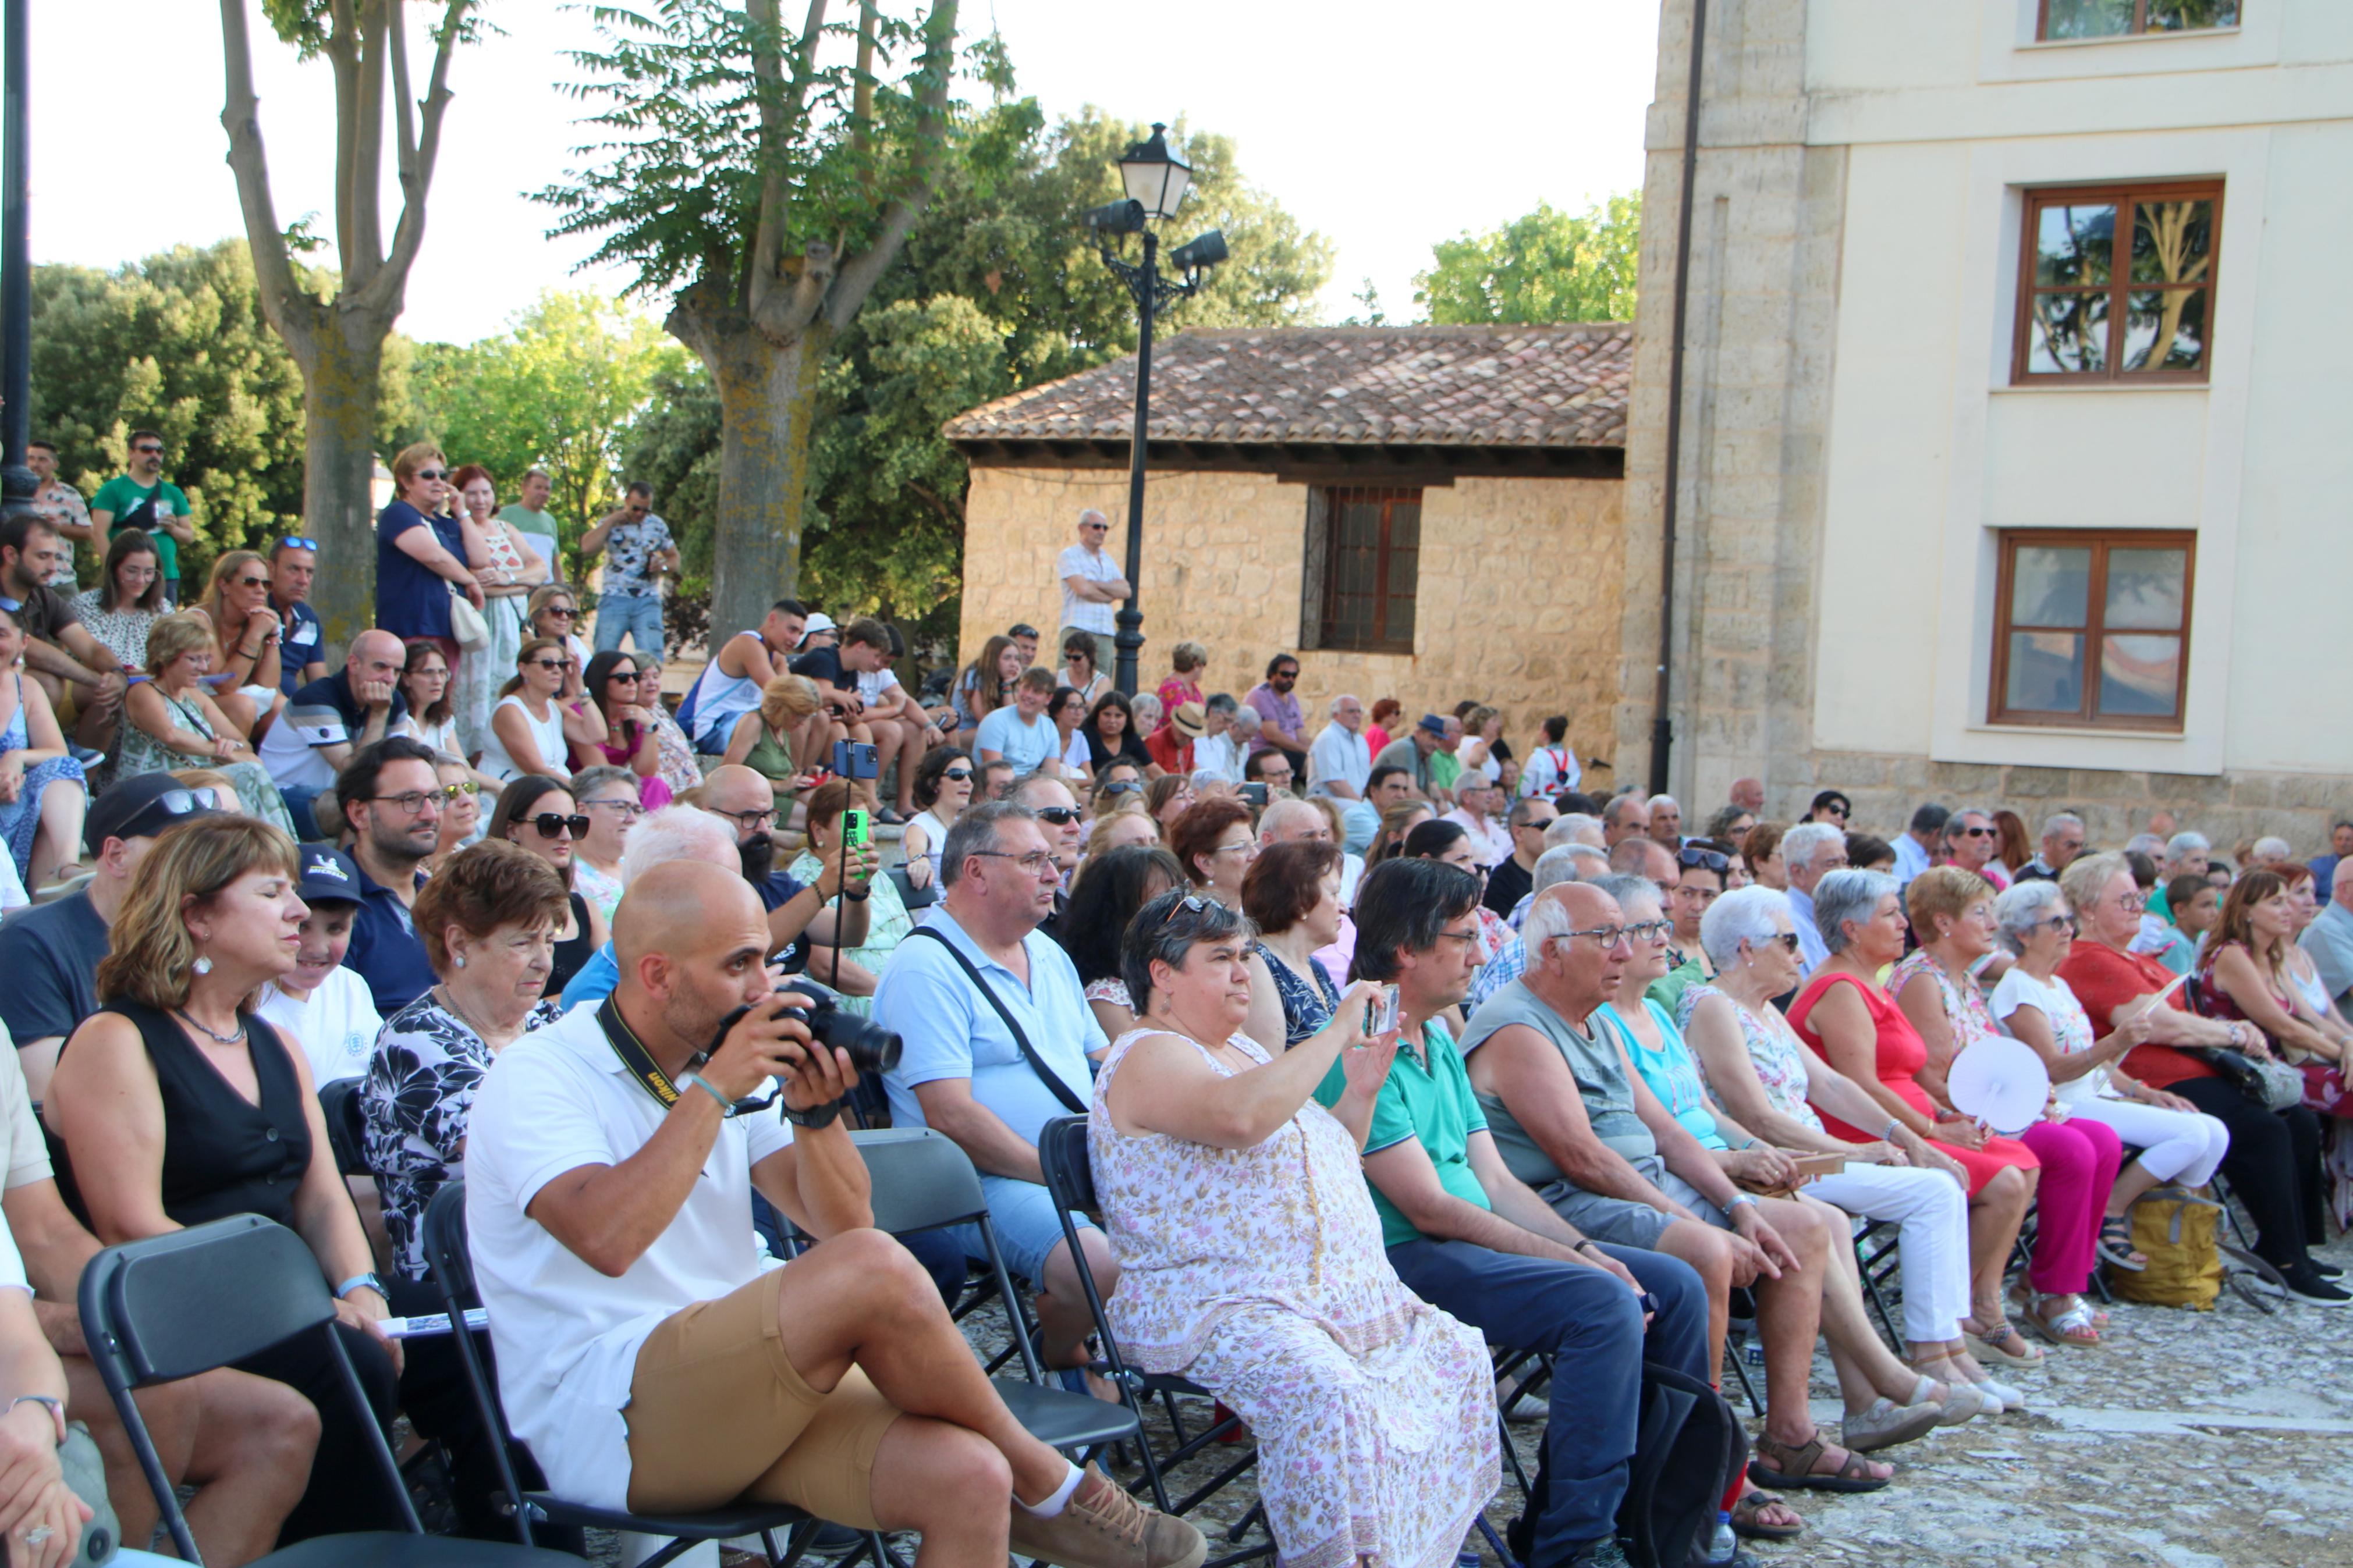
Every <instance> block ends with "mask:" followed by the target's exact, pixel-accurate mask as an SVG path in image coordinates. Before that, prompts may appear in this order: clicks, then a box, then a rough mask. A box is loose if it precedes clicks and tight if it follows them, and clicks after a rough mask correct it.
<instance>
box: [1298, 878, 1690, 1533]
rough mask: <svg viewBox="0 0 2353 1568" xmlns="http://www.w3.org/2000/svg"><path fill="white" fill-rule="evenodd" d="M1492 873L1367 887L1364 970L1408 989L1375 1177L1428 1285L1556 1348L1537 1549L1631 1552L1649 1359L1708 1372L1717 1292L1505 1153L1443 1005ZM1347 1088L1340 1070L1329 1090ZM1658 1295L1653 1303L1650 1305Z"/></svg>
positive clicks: (1399, 1262) (1534, 1512) (1452, 1305)
mask: <svg viewBox="0 0 2353 1568" xmlns="http://www.w3.org/2000/svg"><path fill="white" fill-rule="evenodd" d="M1479 893H1480V884H1479V879H1477V878H1475V877H1473V876H1472V875H1471V874H1470V873H1469V872H1467V871H1464V870H1462V869H1461V868H1459V867H1454V866H1449V865H1446V864H1444V863H1443V862H1441V861H1437V860H1412V859H1398V860H1387V861H1383V862H1382V863H1381V864H1380V865H1378V866H1376V867H1374V868H1373V869H1372V870H1371V871H1369V872H1367V873H1366V876H1365V879H1364V881H1363V883H1362V884H1361V885H1359V886H1358V888H1357V889H1356V910H1355V918H1356V958H1355V960H1354V962H1353V963H1352V965H1351V967H1350V972H1349V978H1350V979H1351V980H1373V981H1380V982H1386V983H1393V984H1395V985H1396V986H1397V988H1398V1042H1399V1043H1398V1053H1397V1059H1396V1061H1395V1062H1393V1063H1392V1064H1391V1065H1390V1068H1389V1076H1388V1081H1387V1082H1386V1083H1384V1084H1383V1085H1382V1086H1381V1094H1380V1098H1379V1099H1378V1100H1376V1101H1375V1102H1374V1105H1373V1117H1372V1123H1371V1126H1370V1128H1369V1130H1368V1131H1367V1133H1366V1139H1365V1179H1366V1183H1367V1184H1369V1185H1370V1186H1371V1187H1372V1190H1373V1206H1374V1208H1375V1209H1376V1210H1377V1211H1378V1212H1379V1214H1380V1216H1381V1237H1382V1240H1383V1241H1384V1242H1385V1243H1386V1244H1387V1246H1388V1257H1389V1263H1390V1265H1391V1266H1392V1267H1394V1268H1396V1269H1397V1271H1398V1278H1399V1279H1403V1280H1404V1281H1405V1283H1406V1287H1407V1288H1408V1289H1410V1290H1412V1291H1413V1292H1414V1293H1415V1294H1417V1295H1419V1297H1421V1298H1422V1300H1426V1301H1428V1302H1430V1304H1431V1305H1432V1306H1435V1307H1437V1308H1439V1309H1440V1310H1443V1311H1446V1312H1450V1313H1451V1314H1453V1315H1454V1316H1455V1317H1457V1318H1460V1319H1461V1320H1462V1321H1464V1322H1466V1323H1469V1324H1471V1325H1472V1326H1473V1327H1474V1328H1477V1329H1478V1330H1479V1331H1482V1333H1484V1334H1485V1335H1486V1336H1487V1339H1488V1342H1490V1343H1492V1344H1497V1345H1506V1346H1509V1347H1511V1348H1513V1349H1515V1350H1533V1351H1544V1352H1549V1353H1551V1354H1553V1355H1554V1356H1555V1357H1556V1363H1555V1366H1554V1372H1553V1379H1552V1384H1551V1389H1550V1397H1551V1408H1550V1411H1549V1413H1548V1415H1547V1417H1546V1426H1545V1437H1544V1463H1543V1466H1542V1468H1541V1471H1540V1474H1539V1479H1538V1481H1537V1486H1536V1491H1535V1496H1534V1497H1532V1498H1531V1500H1530V1501H1529V1505H1528V1516H1527V1519H1526V1520H1525V1521H1524V1523H1525V1528H1526V1530H1527V1532H1528V1537H1529V1539H1528V1541H1527V1543H1526V1544H1527V1550H1526V1551H1525V1552H1523V1553H1522V1555H1523V1556H1524V1558H1525V1561H1527V1562H1529V1563H1543V1564H1546V1568H1553V1565H1555V1564H1561V1565H1566V1568H1588V1565H1591V1568H1612V1565H1615V1564H1621V1563H1624V1562H1625V1561H1626V1558H1625V1555H1624V1553H1623V1552H1621V1551H1620V1548H1619V1546H1618V1542H1617V1540H1616V1536H1615V1530H1616V1524H1615V1521H1616V1520H1617V1517H1618V1508H1619V1505H1620V1502H1621V1501H1623V1500H1624V1498H1625V1494H1626V1481H1627V1471H1628V1463H1629V1461H1630V1460H1631V1459H1632V1458H1633V1455H1634V1437H1635V1417H1636V1415H1637V1413H1638V1410H1639V1407H1640V1402H1641V1382H1642V1363H1643V1362H1644V1361H1645V1360H1649V1361H1655V1362H1659V1363H1662V1364H1664V1365H1667V1366H1671V1367H1673V1368H1675V1369H1676V1370H1677V1371H1679V1372H1683V1373H1688V1374H1689V1375H1691V1376H1693V1377H1695V1378H1698V1379H1699V1380H1701V1381H1702V1382H1708V1381H1711V1377H1710V1374H1711V1373H1712V1372H1713V1370H1714V1369H1713V1368H1711V1367H1709V1366H1708V1365H1707V1364H1706V1361H1707V1292H1706V1289H1705V1288H1704V1286H1703V1285H1702V1284H1701V1283H1700V1278H1699V1275H1698V1274H1697V1273H1695V1272H1694V1270H1693V1269H1692V1268H1691V1266H1690V1265H1689V1264H1687V1263H1684V1262H1682V1261H1681V1260H1680V1259H1677V1258H1669V1257H1667V1256H1665V1255H1664V1254H1662V1253H1655V1252H1644V1251H1642V1250H1641V1249H1640V1248H1638V1247H1610V1246H1608V1245H1607V1244H1604V1243H1600V1242H1595V1241H1591V1240H1588V1238H1586V1237H1583V1236H1581V1235H1579V1234H1578V1232H1577V1229H1576V1227H1575V1226H1571V1225H1569V1224H1568V1222H1567V1221H1566V1220H1564V1219H1562V1218H1561V1217H1560V1216H1559V1215H1556V1214H1554V1213H1553V1211H1552V1209H1551V1207H1550V1206H1549V1205H1546V1203H1545V1201H1544V1199H1542V1198H1541V1197H1539V1196H1537V1195H1536V1194H1535V1191H1534V1190H1532V1189H1531V1188H1530V1187H1529V1186H1528V1185H1527V1184H1525V1183H1524V1182H1522V1181H1520V1180H1519V1179H1517V1178H1516V1177H1514V1175H1513V1174H1512V1173H1511V1172H1510V1170H1509V1169H1508V1168H1506V1167H1505V1165H1504V1160H1503V1156H1502V1155H1501V1154H1499V1153H1497V1152H1496V1150H1495V1140H1494V1137H1493V1134H1492V1133H1490V1132H1489V1131H1487V1120H1486V1117H1485V1116H1484V1114H1482V1111H1481V1110H1480V1109H1479V1102H1478V1100H1477V1098H1476V1097H1475V1096H1474V1095H1473V1094H1472V1091H1471V1079H1470V1077H1469V1075H1468V1074H1467V1073H1465V1072H1464V1070H1463V1067H1462V1058H1461V1056H1459V1055H1458V1054H1457V1053H1456V1052H1455V1049H1454V1042H1453V1039H1452V1037H1450V1036H1449V1035H1448V1034H1447V1032H1446V1026H1444V1025H1443V1024H1442V1023H1440V1021H1439V1017H1438V1016H1439V1015H1440V1014H1441V1013H1443V1012H1444V1011H1445V1010H1446V1009H1447V1008H1449V1007H1451V1006H1452V1005H1455V1004H1456V1003H1458V1002H1460V1001H1461V1000H1462V998H1463V997H1464V996H1465V995H1467V994H1469V992H1470V989H1471V978H1472V975H1473V974H1474V973H1476V972H1477V971H1478V968H1479V964H1480V963H1481V957H1480V941H1479V927H1478V925H1477V924H1476V923H1475V921H1474V919H1473V910H1475V909H1476V907H1477V905H1478V902H1479ZM1346 1087H1347V1080H1346V1077H1345V1073H1344V1072H1343V1071H1342V1070H1341V1069H1340V1068H1338V1067H1336V1066H1335V1068H1333V1070H1332V1072H1331V1074H1330V1075H1329V1076H1328V1077H1327V1078H1326V1079H1324V1083H1323V1084H1322V1085H1321V1086H1320V1087H1319V1088H1318V1089H1316V1091H1315V1098H1316V1099H1317V1100H1320V1101H1322V1102H1323V1103H1324V1105H1326V1106H1330V1105H1332V1104H1334V1103H1335V1102H1336V1101H1337V1100H1339V1098H1340V1096H1341V1095H1342V1093H1344V1092H1345V1089H1346ZM1646 1308H1647V1309H1648V1311H1647V1315H1646V1311H1645V1309H1646Z"/></svg>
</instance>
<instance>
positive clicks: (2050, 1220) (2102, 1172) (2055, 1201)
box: [2019, 1117, 2124, 1296]
mask: <svg viewBox="0 0 2353 1568" xmlns="http://www.w3.org/2000/svg"><path fill="white" fill-rule="evenodd" d="M2019 1141H2020V1142H2022V1143H2024V1144H2025V1145H2026V1146H2027V1147H2028V1148H2030V1149H2031V1150H2033V1151H2034V1154H2035V1158H2037V1159H2039V1160H2041V1161H2042V1184H2040V1185H2039V1186H2038V1187H2036V1189H2035V1194H2034V1203H2035V1232H2034V1257H2033V1259H2032V1261H2031V1263H2029V1264H2028V1266H2027V1270H2026V1280H2027V1283H2028V1284H2029V1285H2031V1286H2032V1287H2033V1288H2034V1289H2037V1290H2041V1291H2043V1292H2045V1293H2047V1294H2050V1295H2054V1296H2063V1295H2069V1294H2072V1293H2073V1292H2075V1291H2077V1290H2081V1289H2084V1286H2086V1285H2088V1284H2090V1283H2091V1281H2092V1268H2093V1267H2094V1264H2096V1263H2097V1262H2098V1260H2099V1246H2100V1220H2101V1218H2102V1216H2103V1215H2105V1214H2106V1213H2107V1210H2108V1191H2109V1189H2110V1188H2112V1187H2114V1186H2115V1185H2116V1172H2117V1170H2118V1169H2119V1168H2121V1167H2122V1165H2123V1164H2124V1145H2123V1144H2122V1143H2121V1142H2118V1141H2117V1139H2116V1133H2115V1132H2114V1131H2111V1130H2110V1129H2108V1128H2106V1127H2104V1126H2102V1125H2101V1124H2100V1123H2098V1122H2096V1121H2089V1120H2087V1119H2085V1118H2083V1117H2074V1118H2072V1119H2070V1120H2068V1121H2038V1122H2036V1123H2035V1124H2034V1125H2033V1126H2031V1127H2030V1128H2028V1129H2027V1130H2026V1132H2025V1134H2024V1135H2023V1136H2022V1137H2021V1139H2020V1140H2019Z"/></svg>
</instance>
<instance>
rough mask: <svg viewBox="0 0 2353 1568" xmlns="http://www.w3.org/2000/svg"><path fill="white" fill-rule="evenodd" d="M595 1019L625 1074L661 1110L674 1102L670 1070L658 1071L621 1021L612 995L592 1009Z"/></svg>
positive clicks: (676, 1094) (657, 1066)
mask: <svg viewBox="0 0 2353 1568" xmlns="http://www.w3.org/2000/svg"><path fill="white" fill-rule="evenodd" d="M596 1022H597V1023H598V1024H600V1025H602V1026H604V1030H605V1043H606V1044H607V1045H609V1046H611V1047H613V1054H614V1055H615V1056H617V1057H618V1058H621V1065H622V1066H623V1067H626V1068H628V1069H629V1076H630V1077H631V1078H634V1079H637V1080H638V1085H639V1087H641V1088H642V1089H644V1090H645V1091H646V1092H647V1093H648V1094H650V1095H652V1096H653V1097H654V1100H655V1101H656V1102H657V1103H659V1105H660V1106H661V1108H662V1109H663V1110H669V1109H670V1107H671V1106H673V1105H676V1104H677V1103H678V1085H676V1084H674V1083H672V1082H671V1081H670V1074H668V1073H666V1072H664V1071H662V1069H661V1066H660V1064H659V1063H658V1062H656V1061H655V1060H654V1058H653V1055H652V1053H651V1052H649V1051H648V1050H647V1049H646V1047H644V1045H643V1044H641V1043H640V1042H639V1041H638V1037H637V1035H636V1034H635V1032H633V1031H632V1030H631V1029H630V1027H629V1026H628V1025H627V1024H625V1023H623V1022H622V1021H621V1009H620V1008H619V1007H618V1006H617V1005H615V1004H614V1001H613V998H612V997H610V996H607V997H606V998H605V1001H604V1005H601V1006H599V1007H598V1008H597V1009H596Z"/></svg>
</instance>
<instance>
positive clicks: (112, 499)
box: [90, 430, 196, 608]
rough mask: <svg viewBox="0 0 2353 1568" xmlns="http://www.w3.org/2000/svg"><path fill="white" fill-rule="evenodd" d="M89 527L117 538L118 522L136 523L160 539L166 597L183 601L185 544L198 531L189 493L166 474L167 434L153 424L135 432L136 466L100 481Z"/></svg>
mask: <svg viewBox="0 0 2353 1568" xmlns="http://www.w3.org/2000/svg"><path fill="white" fill-rule="evenodd" d="M90 527H91V529H92V530H93V531H96V533H97V535H98V539H99V541H100V542H101V543H106V544H111V543H112V542H114V531H115V530H116V529H118V528H137V529H142V530H144V531H146V533H147V535H148V537H149V538H151V539H153V540H154V542H155V569H156V573H157V574H158V575H159V576H161V577H162V578H163V579H164V603H165V604H167V605H173V606H174V608H176V607H177V606H178V605H179V603H180V546H181V545H183V544H194V543H195V542H196V531H195V524H194V523H193V522H192V521H191V520H190V518H189V513H188V497H187V493H186V492H185V491H184V490H183V489H180V487H179V486H177V485H175V484H173V483H171V482H170V481H169V480H167V479H164V437H161V436H159V435H157V434H156V433H155V432H154V431H153V430H133V431H132V432H131V471H130V472H129V473H127V474H117V475H115V477H114V478H112V479H109V480H107V481H106V483H104V484H102V485H100V486H99V487H98V494H96V495H94V496H92V497H90Z"/></svg>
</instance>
